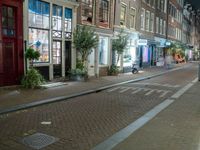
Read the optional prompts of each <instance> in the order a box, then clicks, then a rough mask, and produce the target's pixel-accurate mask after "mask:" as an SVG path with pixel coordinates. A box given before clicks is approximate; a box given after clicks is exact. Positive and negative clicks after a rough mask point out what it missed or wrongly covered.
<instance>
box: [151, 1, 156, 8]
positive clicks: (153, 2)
mask: <svg viewBox="0 0 200 150" xmlns="http://www.w3.org/2000/svg"><path fill="white" fill-rule="evenodd" d="M150 2H151V6H152V7H153V8H155V0H151V1H150Z"/></svg>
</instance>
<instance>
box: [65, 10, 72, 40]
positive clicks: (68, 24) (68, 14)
mask: <svg viewBox="0 0 200 150" xmlns="http://www.w3.org/2000/svg"><path fill="white" fill-rule="evenodd" d="M71 34H72V9H70V8H65V38H66V39H71V37H72V35H71Z"/></svg>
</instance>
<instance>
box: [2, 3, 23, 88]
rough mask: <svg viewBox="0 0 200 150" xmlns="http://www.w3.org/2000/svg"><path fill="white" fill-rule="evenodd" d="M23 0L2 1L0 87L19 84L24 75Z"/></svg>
mask: <svg viewBox="0 0 200 150" xmlns="http://www.w3.org/2000/svg"><path fill="white" fill-rule="evenodd" d="M22 11H23V0H1V1H0V86H6V85H14V84H19V83H20V79H21V77H22V75H23V73H24V61H23V14H22Z"/></svg>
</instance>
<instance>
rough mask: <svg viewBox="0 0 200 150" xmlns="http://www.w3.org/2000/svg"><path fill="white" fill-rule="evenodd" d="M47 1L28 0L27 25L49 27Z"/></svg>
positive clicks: (48, 6)
mask: <svg viewBox="0 0 200 150" xmlns="http://www.w3.org/2000/svg"><path fill="white" fill-rule="evenodd" d="M49 12H50V5H49V3H46V2H42V1H40V0H29V27H35V28H43V29H49V14H50V13H49Z"/></svg>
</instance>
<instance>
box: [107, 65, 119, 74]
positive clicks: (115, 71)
mask: <svg viewBox="0 0 200 150" xmlns="http://www.w3.org/2000/svg"><path fill="white" fill-rule="evenodd" d="M118 74H119V67H118V66H117V65H111V66H110V68H108V75H114V76H116V75H118Z"/></svg>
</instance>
